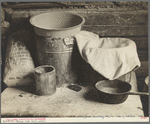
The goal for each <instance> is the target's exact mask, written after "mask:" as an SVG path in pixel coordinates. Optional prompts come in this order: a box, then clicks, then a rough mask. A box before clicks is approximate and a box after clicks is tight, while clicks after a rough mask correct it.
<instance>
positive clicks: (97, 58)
mask: <svg viewBox="0 0 150 124" xmlns="http://www.w3.org/2000/svg"><path fill="white" fill-rule="evenodd" d="M75 38H76V42H77V45H78V49H79V52H80V54H81V56H82V57H83V59H84V60H85V61H86V62H87V63H89V64H90V65H91V67H92V68H93V69H94V70H96V71H97V72H99V73H100V74H101V75H103V76H104V77H106V78H108V79H109V80H114V79H117V78H119V77H120V76H122V75H124V74H126V73H128V72H130V71H132V70H133V69H137V68H139V67H140V66H141V63H140V61H139V58H138V54H137V48H136V44H135V42H134V41H132V40H130V39H127V38H99V36H98V35H97V34H94V33H92V32H88V31H81V32H79V33H78V34H76V35H75Z"/></svg>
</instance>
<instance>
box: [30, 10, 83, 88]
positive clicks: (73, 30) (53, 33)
mask: <svg viewBox="0 0 150 124" xmlns="http://www.w3.org/2000/svg"><path fill="white" fill-rule="evenodd" d="M84 22H85V19H84V18H83V17H82V16H80V15H77V14H73V13H69V12H51V13H44V14H40V15H36V16H33V17H32V18H31V19H30V23H31V24H32V25H33V26H34V31H35V41H36V49H37V58H38V62H39V65H52V66H54V67H55V69H56V74H57V86H58V87H60V86H62V85H63V84H65V83H69V84H71V83H74V82H75V81H76V79H77V75H76V74H75V73H74V70H73V68H72V51H73V46H74V42H75V38H74V35H75V34H77V33H78V32H80V30H81V27H82V25H83V24H84Z"/></svg>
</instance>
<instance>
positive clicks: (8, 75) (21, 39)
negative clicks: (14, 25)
mask: <svg viewBox="0 0 150 124" xmlns="http://www.w3.org/2000/svg"><path fill="white" fill-rule="evenodd" d="M31 37H32V36H31V35H30V32H27V31H25V30H19V31H17V32H14V33H13V34H12V35H11V36H10V37H9V40H8V43H7V49H6V58H5V70H4V75H3V78H4V83H5V84H6V85H7V86H9V87H10V86H28V85H32V84H33V82H34V75H33V70H34V68H35V66H34V62H33V59H32V57H31V54H30V52H29V50H28V48H27V44H30V43H32V38H31Z"/></svg>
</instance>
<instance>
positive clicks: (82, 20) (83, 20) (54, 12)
mask: <svg viewBox="0 0 150 124" xmlns="http://www.w3.org/2000/svg"><path fill="white" fill-rule="evenodd" d="M57 13H59V14H60V13H63V14H65V13H67V14H71V15H76V16H79V17H80V18H81V23H80V24H78V25H75V26H72V27H68V28H46V27H44V28H43V27H41V26H37V25H35V24H34V23H33V19H34V18H35V17H38V16H41V15H46V14H57ZM29 22H30V24H31V25H32V26H34V27H36V28H40V29H45V30H69V29H74V28H77V27H79V26H81V25H83V24H84V23H85V18H84V17H83V16H81V15H79V14H76V13H73V12H66V11H64V12H62V11H53V12H46V13H41V14H38V15H35V16H32V17H31V18H30V19H29Z"/></svg>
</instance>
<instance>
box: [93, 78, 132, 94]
mask: <svg viewBox="0 0 150 124" xmlns="http://www.w3.org/2000/svg"><path fill="white" fill-rule="evenodd" d="M106 81H110V80H101V81H98V82H97V83H96V84H95V87H96V89H97V90H98V91H99V92H102V93H104V94H109V95H128V93H129V92H130V91H131V89H132V85H131V84H129V83H128V82H125V81H121V82H124V83H126V84H127V85H128V86H129V87H130V90H129V91H126V92H123V93H108V92H104V91H101V90H99V89H98V85H99V84H100V83H102V82H106ZM113 81H115V80H113Z"/></svg>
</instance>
